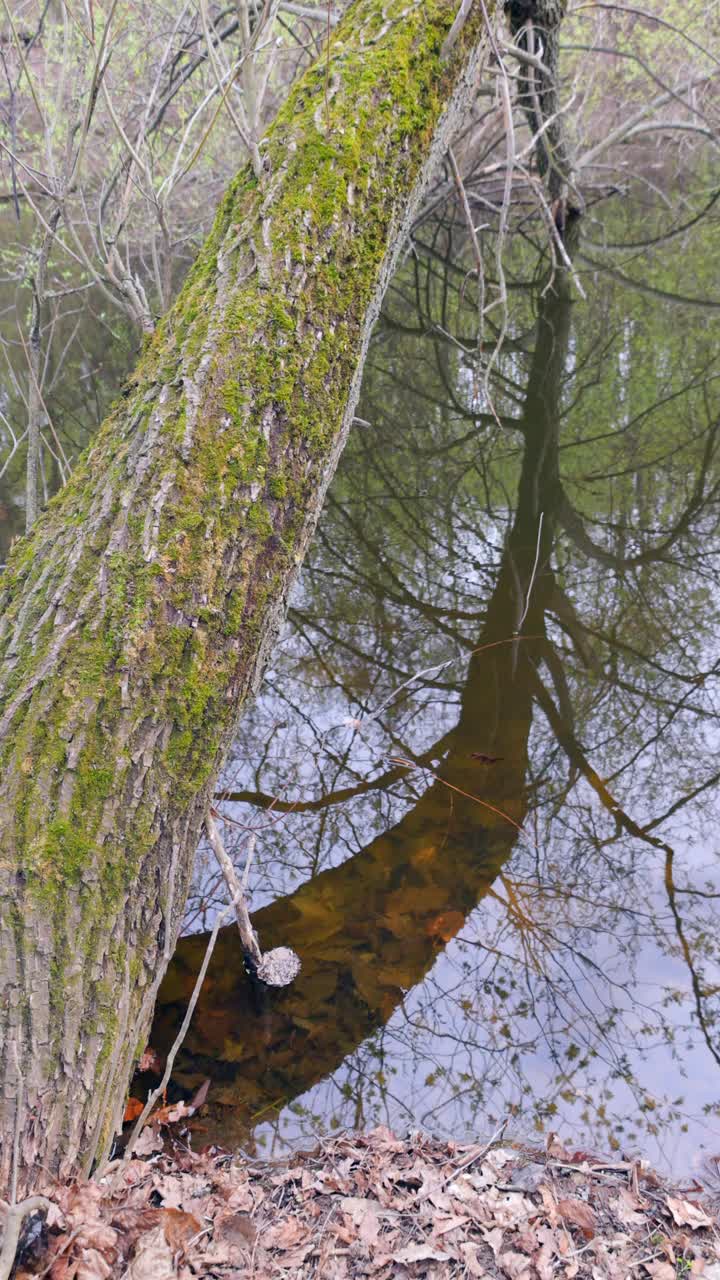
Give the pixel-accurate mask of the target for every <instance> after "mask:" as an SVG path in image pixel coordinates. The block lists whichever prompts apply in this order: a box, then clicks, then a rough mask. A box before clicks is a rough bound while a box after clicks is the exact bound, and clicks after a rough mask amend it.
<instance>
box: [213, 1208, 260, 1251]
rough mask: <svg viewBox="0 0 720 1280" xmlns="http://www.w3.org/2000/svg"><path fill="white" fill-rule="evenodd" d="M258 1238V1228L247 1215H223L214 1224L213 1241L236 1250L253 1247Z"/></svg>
mask: <svg viewBox="0 0 720 1280" xmlns="http://www.w3.org/2000/svg"><path fill="white" fill-rule="evenodd" d="M257 1238H258V1233H257V1228H256V1226H255V1223H254V1222H253V1220H252V1218H251V1217H250V1215H249V1214H247V1213H223V1214H221V1215H220V1217H218V1218H216V1219H215V1222H214V1224H213V1239H214V1240H219V1241H223V1242H224V1243H226V1244H229V1245H232V1246H233V1247H236V1248H241V1249H242V1248H247V1247H248V1246H251V1247H252V1245H254V1244H255V1241H256V1240H257Z"/></svg>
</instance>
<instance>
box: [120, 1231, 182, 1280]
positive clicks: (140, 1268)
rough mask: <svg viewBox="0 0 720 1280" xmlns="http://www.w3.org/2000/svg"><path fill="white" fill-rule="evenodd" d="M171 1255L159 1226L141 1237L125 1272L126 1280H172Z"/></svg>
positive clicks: (173, 1275)
mask: <svg viewBox="0 0 720 1280" xmlns="http://www.w3.org/2000/svg"><path fill="white" fill-rule="evenodd" d="M175 1274H176V1272H175V1267H174V1265H173V1253H172V1249H171V1248H170V1245H169V1244H168V1242H167V1239H166V1236H165V1232H164V1230H163V1228H162V1227H161V1226H157V1227H153V1229H152V1231H146V1232H145V1235H143V1236H141V1237H140V1239H139V1240H138V1243H137V1248H136V1250H135V1257H134V1258H133V1260H132V1262H131V1263H130V1266H129V1267H128V1271H127V1280H174V1277H175Z"/></svg>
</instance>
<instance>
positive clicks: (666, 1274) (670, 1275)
mask: <svg viewBox="0 0 720 1280" xmlns="http://www.w3.org/2000/svg"><path fill="white" fill-rule="evenodd" d="M643 1266H644V1268H645V1270H646V1271H647V1273H648V1275H649V1276H651V1277H652V1280H676V1277H677V1271H676V1269H675V1267H674V1266H673V1265H672V1263H670V1262H644V1263H643Z"/></svg>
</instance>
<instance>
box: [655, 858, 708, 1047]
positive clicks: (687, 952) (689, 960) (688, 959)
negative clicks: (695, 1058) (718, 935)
mask: <svg viewBox="0 0 720 1280" xmlns="http://www.w3.org/2000/svg"><path fill="white" fill-rule="evenodd" d="M674 858H675V854H674V853H673V850H672V849H670V848H668V849H667V854H666V857H665V889H666V892H667V899H668V905H669V907H670V910H671V912H672V917H673V920H674V922H675V932H676V934H677V939H678V942H679V943H680V949H681V951H682V954H683V959H684V960H685V964H686V965H687V970H688V973H689V975H690V985H691V986H692V992H693V997H694V1000H695V1013H696V1015H697V1020H698V1023H699V1026H700V1030H701V1032H702V1036H703V1040H704V1041H705V1044H706V1045H707V1047H708V1049H709V1051H710V1053H711V1054H712V1056H713V1058H714V1059H715V1061H716V1063H717V1064H718V1066H719V1067H720V1050H718V1048H717V1047H716V1045H715V1043H714V1042H713V1038H712V1035H711V1034H710V1028H709V1026H708V1022H707V1017H706V1015H705V1009H704V1007H703V996H704V995H705V994H707V993H705V992H703V989H702V985H701V982H700V979H699V977H698V974H697V971H696V969H695V962H694V960H693V956H692V951H691V949H690V944H689V943H688V940H687V938H686V937H685V930H684V928H683V923H682V920H681V918H680V912H679V910H678V905H677V902H676V901H675V895H676V893H677V892H678V891H677V890H676V888H675V880H674V877H673V861H674Z"/></svg>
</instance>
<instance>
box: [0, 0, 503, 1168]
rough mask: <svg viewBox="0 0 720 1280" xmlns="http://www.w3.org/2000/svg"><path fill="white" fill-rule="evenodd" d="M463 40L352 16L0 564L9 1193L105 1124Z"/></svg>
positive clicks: (458, 100)
mask: <svg viewBox="0 0 720 1280" xmlns="http://www.w3.org/2000/svg"><path fill="white" fill-rule="evenodd" d="M454 17H455V4H454V0H424V3H423V4H421V5H406V4H405V0H385V2H384V3H381V2H380V0H356V3H354V4H353V5H352V6H351V9H350V10H349V12H348V14H347V16H346V17H345V18H344V19H343V21H342V22H341V24H340V25H339V26H338V28H337V31H336V33H335V35H334V36H333V38H332V42H331V45H330V48H329V50H327V51H326V52H325V53H323V54H322V55H321V58H320V60H319V62H318V63H317V64H316V65H315V66H314V67H313V68H311V69H310V70H309V71H308V72H307V73H306V74H305V75H304V77H303V78H302V80H301V81H300V82H299V83H298V85H297V86H296V87H295V89H294V90H293V92H292V94H291V96H290V99H289V101H288V103H287V105H286V106H285V107H284V109H283V110H282V111H281V112H280V115H279V116H278V119H277V121H276V123H275V124H274V126H273V127H272V129H271V130H270V132H269V134H268V136H267V138H266V140H265V143H264V145H263V148H262V154H263V157H264V162H265V165H266V174H265V176H264V178H263V179H262V180H260V181H258V179H257V178H256V177H255V176H254V175H253V173H252V172H251V170H250V169H249V168H246V169H243V170H242V171H241V172H240V174H239V175H238V177H237V178H236V179H235V181H234V182H233V183H232V185H231V187H230V189H229V191H228V193H227V195H226V197H225V199H224V201H223V204H222V206H221V208H220V211H219V213H218V216H217V219H216V222H215V225H214V228H213V230H212V232H211V235H210V237H209V239H208V241H207V243H206V245H205V246H204V248H203V250H202V252H201V254H200V257H199V259H198V261H197V263H196V264H195V267H194V268H193V270H192V272H191V274H190V276H189V279H188V281H187V283H186V285H185V287H184V289H183V291H182V294H181V296H180V298H179V300H178V302H177V304H176V305H175V307H174V308H173V309H172V311H171V313H170V314H169V316H168V317H167V318H166V320H165V321H164V322H163V323H162V324H161V325H160V326H159V328H158V331H157V333H156V334H155V336H154V337H153V339H152V340H151V341H150V342H149V344H148V347H147V349H146V351H145V353H144V355H143V357H142V359H141V361H140V363H139V366H138V368H137V371H136V372H135V374H134V376H133V377H132V378H131V379H130V381H129V382H128V384H127V386H126V387H125V388H124V390H123V392H122V395H121V397H120V399H119V401H118V403H117V404H116V405H115V407H114V409H113V411H112V412H111V414H110V417H109V418H108V420H107V421H106V422H105V424H104V426H103V427H102V428H101V430H100V433H99V435H98V437H97V439H96V441H95V443H94V445H93V446H92V448H91V450H90V451H89V453H88V454H87V455H86V457H85V458H84V460H83V461H82V462H81V464H80V465H79V466H78V468H77V470H76V472H75V474H74V475H73V477H72V479H71V481H70V483H69V484H68V486H67V488H66V489H65V490H64V491H63V492H62V494H61V495H60V496H59V497H58V498H56V499H54V500H53V502H52V503H51V504H50V508H49V509H48V511H47V512H46V513H45V515H44V516H43V517H42V518H41V519H40V521H39V522H38V525H37V526H36V530H35V532H34V534H33V536H32V537H31V538H29V539H27V540H25V541H23V542H21V543H20V544H19V545H18V546H17V548H16V549H15V551H14V553H13V555H12V557H11V561H10V564H9V567H8V569H7V572H6V574H5V577H4V579H3V583H2V589H1V591H0V611H1V614H2V618H1V621H0V698H1V699H2V702H1V703H0V850H1V851H2V857H1V858H0V902H2V908H1V918H0V1037H1V1041H2V1050H1V1053H2V1062H1V1066H2V1072H3V1077H4V1081H5V1087H4V1091H3V1103H2V1107H3V1110H2V1118H1V1122H0V1140H2V1154H1V1156H0V1170H2V1174H3V1175H4V1179H7V1175H8V1170H9V1167H10V1164H11V1159H12V1146H13V1142H12V1135H13V1131H14V1126H15V1122H16V1116H17V1118H18V1121H19V1136H20V1178H19V1188H20V1189H24V1188H26V1187H28V1186H30V1185H31V1184H32V1183H33V1181H34V1180H35V1179H36V1177H37V1176H38V1175H37V1174H36V1172H35V1171H36V1170H38V1169H39V1168H40V1167H41V1166H42V1167H43V1168H44V1169H45V1170H50V1171H52V1172H57V1173H60V1174H61V1175H62V1174H66V1173H68V1172H71V1171H73V1170H76V1169H77V1168H78V1167H84V1168H86V1169H87V1168H89V1167H90V1166H91V1164H92V1161H93V1159H94V1158H95V1157H96V1156H97V1155H98V1153H100V1152H102V1151H104V1150H106V1149H107V1145H108V1143H109V1141H110V1139H111V1136H112V1134H113V1132H114V1131H115V1129H116V1126H117V1122H118V1118H119V1116H120V1114H121V1111H122V1105H123V1100H124V1093H125V1088H126V1085H127V1081H128V1078H129V1074H130V1071H131V1068H132V1064H133V1060H134V1058H135V1057H136V1055H137V1054H138V1052H139V1051H140V1050H141V1049H142V1047H143V1042H144V1036H145V1033H146V1030H147V1025H148V1020H149V1018H150V1015H151V1012H152V1008H153V1004H154V1000H155V994H156V991H157V987H158V985H159V982H160V979H161V977H162V975H163V973H164V970H165V968H166V966H167V963H168V960H169V958H170V956H171V954H172V951H173V948H174V945H175V941H176V937H177V933H178V928H179V922H180V919H181V916H182V911H183V905H184V902H185V896H186V891H187V886H188V880H189V876H190V873H191V869H192V863H193V856H194V852H195V847H196V844H197V840H198V835H199V832H200V828H201V823H202V817H203V812H204V809H205V806H206V804H207V801H208V798H209V796H210V795H211V794H212V790H213V786H214V783H215V779H216V776H217V773H218V769H219V767H220V765H221V763H222V760H223V757H224V754H225V752H226V749H227V747H228V745H229V743H230V741H231V738H232V734H233V730H234V727H235V724H236V720H237V715H238V710H239V708H240V707H241V706H242V704H243V702H244V701H245V700H246V699H247V698H248V696H249V695H250V694H251V692H252V691H253V689H254V688H255V687H256V685H257V682H258V679H259V677H260V674H261V671H262V668H263V664H264V661H265V658H266V655H267V653H268V650H269V648H270V646H271V645H272V643H273V640H274V638H275V636H276V634H277V629H278V625H279V622H280V620H281V617H282V613H283V607H284V602H285V600H286V597H287V594H288V590H289V588H290V585H291V583H292V581H293V579H294V577H295V575H296V572H297V568H298V565H299V564H300V562H301V560H302V557H303V554H304V551H305V548H306V545H307V542H308V539H309V537H310V534H311V531H312V528H313V525H314V523H315V520H316V517H317V514H318V510H319V508H320V505H321V502H322V497H323V494H324V491H325V488H326V485H327V483H328V481H329V479H330V476H331V475H332V473H333V470H334V468H335V465H336V462H337V458H338V456H339V453H340V450H341V448H342V444H343V441H344V438H345V435H346V432H347V430H348V426H349V424H350V422H351V421H352V416H353V410H354V406H355V403H356V397H357V392H358V387H359V380H360V370H361V367H362V361H363V357H364V353H365V349H366V346H367V342H368V337H369V334H370V330H371V327H372V324H373V322H374V320H375V317H376V315H377V311H378V307H379V303H380V300H381V298H382V294H383V291H384V289H385V285H386V283H387V280H388V277H389V275H390V273H391V271H392V269H393V265H394V262H395V259H396V256H397V252H398V249H399V246H400V244H401V243H402V240H403V237H404V235H405V233H406V231H407V228H408V226H409V223H410V220H411V218H412V217H413V214H414V213H415V211H416V210H417V206H418V201H419V198H420V195H421V193H422V191H423V188H424V186H425V184H426V181H427V178H428V176H429V174H430V171H431V169H432V166H433V164H434V162H435V160H436V159H437V158H439V156H440V155H441V153H442V151H443V149H444V148H445V147H446V145H447V142H448V140H449V137H450V134H451V130H452V128H453V126H454V125H455V124H456V123H457V122H458V119H459V118H461V116H462V113H463V112H465V111H467V109H468V107H469V104H470V101H471V98H472V94H473V90H474V87H475V84H476V81H477V77H478V75H479V70H480V65H481V59H482V50H483V46H484V41H483V39H482V32H481V18H480V16H479V14H478V12H477V9H476V7H475V8H473V10H472V11H471V12H470V15H469V17H468V20H467V21H466V23H465V25H464V27H462V29H461V30H460V31H459V32H458V25H459V24H456V25H455V27H453V20H454ZM451 28H452V30H451ZM18 1063H19V1072H18V1065H17V1064H18ZM19 1073H21V1075H22V1077H23V1078H24V1086H23V1088H22V1089H21V1090H19V1088H18V1084H19ZM19 1096H22V1099H23V1103H22V1108H20V1106H19V1105H18V1101H17V1100H18V1097H19Z"/></svg>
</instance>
